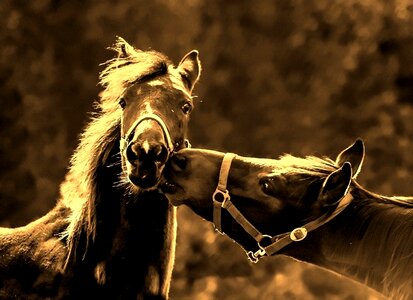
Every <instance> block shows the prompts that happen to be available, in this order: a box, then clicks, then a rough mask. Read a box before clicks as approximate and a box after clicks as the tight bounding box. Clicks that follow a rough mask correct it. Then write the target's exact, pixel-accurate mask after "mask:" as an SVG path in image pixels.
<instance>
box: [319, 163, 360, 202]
mask: <svg viewBox="0 0 413 300" xmlns="http://www.w3.org/2000/svg"><path fill="white" fill-rule="evenodd" d="M351 178H352V171H351V164H350V163H349V162H345V163H344V164H343V166H342V167H341V168H340V169H338V170H336V171H334V172H333V173H331V174H330V175H328V177H327V178H326V179H325V180H324V182H323V186H322V187H321V191H320V194H319V195H318V203H319V205H320V206H321V207H322V208H329V207H332V206H335V205H337V204H338V203H339V201H340V199H341V198H343V197H344V196H345V195H346V194H347V192H348V189H349V187H350V183H351Z"/></svg>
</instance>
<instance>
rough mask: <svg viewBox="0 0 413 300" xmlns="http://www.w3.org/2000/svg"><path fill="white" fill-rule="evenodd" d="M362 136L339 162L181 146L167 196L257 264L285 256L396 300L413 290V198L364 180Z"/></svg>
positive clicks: (169, 170) (168, 173)
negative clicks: (371, 187) (372, 187)
mask: <svg viewBox="0 0 413 300" xmlns="http://www.w3.org/2000/svg"><path fill="white" fill-rule="evenodd" d="M364 155H365V147H364V142H363V141H362V140H361V139H357V140H356V141H355V142H354V144H352V145H351V146H349V147H348V148H346V149H344V150H343V151H342V152H341V153H340V154H339V155H338V156H337V157H336V159H335V160H332V159H330V158H327V157H321V158H320V157H314V156H307V157H305V158H299V157H294V156H292V155H283V156H281V157H280V158H279V159H264V158H251V157H242V156H238V155H235V154H231V153H227V154H225V153H222V152H218V151H213V150H205V149H194V148H193V149H183V150H181V151H179V152H178V153H177V154H176V155H174V156H173V157H172V158H171V159H170V160H169V162H168V163H167V167H166V169H165V171H164V179H163V183H162V189H163V191H164V192H165V193H166V195H167V197H168V199H169V201H170V202H171V203H172V204H174V205H176V206H179V205H186V206H188V207H189V208H190V209H191V210H193V211H194V212H195V213H196V214H197V215H199V216H201V217H202V218H204V219H206V220H208V221H210V222H213V223H214V225H215V228H216V229H217V230H218V231H220V232H222V233H225V234H227V235H228V236H229V237H230V238H232V239H233V240H234V241H235V242H237V243H238V244H239V245H240V246H241V247H242V248H243V249H244V250H245V252H246V253H247V256H248V258H249V259H250V260H251V261H253V262H257V261H258V260H259V259H261V258H262V257H264V256H271V255H278V254H280V255H287V256H290V257H292V258H294V259H297V260H300V261H304V262H307V263H312V264H315V265H318V266H321V267H323V268H327V269H329V270H332V271H334V272H336V273H339V274H342V275H344V276H347V277H350V278H352V279H354V280H356V281H359V282H361V283H363V284H365V285H368V286H369V287H371V288H373V289H375V290H377V291H378V292H380V293H382V294H384V295H387V296H389V297H391V298H392V299H412V297H413V281H412V280H413V197H387V196H383V195H378V194H376V193H373V192H370V191H368V190H367V189H365V188H364V187H362V186H361V185H360V184H359V183H358V182H357V181H356V177H357V175H358V174H359V172H360V169H361V166H362V163H363V160H364Z"/></svg>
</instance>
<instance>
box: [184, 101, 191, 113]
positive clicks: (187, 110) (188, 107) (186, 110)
mask: <svg viewBox="0 0 413 300" xmlns="http://www.w3.org/2000/svg"><path fill="white" fill-rule="evenodd" d="M182 111H183V112H184V114H186V115H188V114H190V113H191V111H192V104H191V103H189V102H187V103H185V104H184V105H183V106H182Z"/></svg>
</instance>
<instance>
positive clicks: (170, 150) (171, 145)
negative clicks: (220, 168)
mask: <svg viewBox="0 0 413 300" xmlns="http://www.w3.org/2000/svg"><path fill="white" fill-rule="evenodd" d="M145 120H154V121H156V122H157V123H158V124H159V126H161V128H162V131H163V134H164V137H165V142H166V146H167V148H168V153H169V155H171V154H172V153H173V152H175V150H176V149H178V148H179V146H180V145H181V144H180V143H178V142H177V143H175V144H174V143H173V142H172V138H171V135H170V133H169V130H168V127H167V126H166V124H165V122H164V121H163V120H162V118H161V117H159V116H158V115H157V114H154V113H146V114H144V115H142V116H141V117H139V118H138V119H137V120H136V121H135V123H134V124H133V125H132V126H131V129H130V130H129V133H125V135H124V136H122V137H121V139H120V150H121V151H123V149H125V148H126V147H127V146H128V144H129V142H130V139H131V137H132V135H133V132H134V131H135V129H136V127H138V125H139V124H140V123H142V122H143V121H145ZM184 147H185V148H191V144H190V143H189V140H188V139H184Z"/></svg>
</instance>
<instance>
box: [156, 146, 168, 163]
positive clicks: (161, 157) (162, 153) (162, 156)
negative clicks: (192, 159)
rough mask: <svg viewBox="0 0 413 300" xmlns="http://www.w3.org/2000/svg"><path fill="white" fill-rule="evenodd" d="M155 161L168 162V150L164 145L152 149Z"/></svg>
mask: <svg viewBox="0 0 413 300" xmlns="http://www.w3.org/2000/svg"><path fill="white" fill-rule="evenodd" d="M154 154H155V160H156V161H158V162H160V163H165V162H166V161H167V160H168V149H167V148H166V146H164V145H158V146H157V147H155V149H154Z"/></svg>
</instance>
